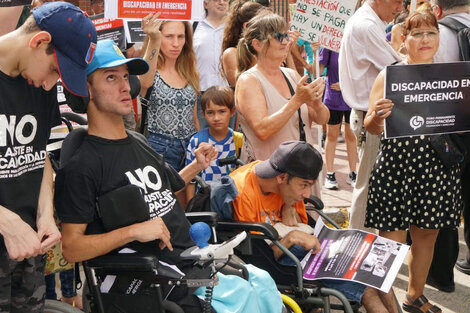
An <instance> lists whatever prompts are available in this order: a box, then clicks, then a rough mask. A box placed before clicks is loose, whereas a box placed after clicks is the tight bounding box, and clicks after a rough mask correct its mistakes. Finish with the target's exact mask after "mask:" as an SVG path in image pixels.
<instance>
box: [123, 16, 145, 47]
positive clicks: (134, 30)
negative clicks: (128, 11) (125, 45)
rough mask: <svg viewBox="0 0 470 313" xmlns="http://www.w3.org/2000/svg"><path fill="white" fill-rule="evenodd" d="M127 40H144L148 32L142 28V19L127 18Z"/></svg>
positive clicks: (134, 41)
mask: <svg viewBox="0 0 470 313" xmlns="http://www.w3.org/2000/svg"><path fill="white" fill-rule="evenodd" d="M124 31H125V33H126V40H127V42H131V43H136V42H144V39H145V36H146V34H145V33H144V31H143V30H142V20H127V21H125V23H124Z"/></svg>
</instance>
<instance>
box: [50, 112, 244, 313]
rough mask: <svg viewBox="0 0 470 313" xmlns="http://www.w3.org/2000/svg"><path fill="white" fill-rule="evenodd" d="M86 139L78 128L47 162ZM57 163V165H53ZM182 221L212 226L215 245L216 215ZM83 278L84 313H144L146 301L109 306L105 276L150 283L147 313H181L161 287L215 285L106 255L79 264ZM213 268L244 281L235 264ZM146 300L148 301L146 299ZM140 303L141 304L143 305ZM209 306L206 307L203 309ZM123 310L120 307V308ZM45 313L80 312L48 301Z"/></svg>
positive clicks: (152, 261) (131, 257)
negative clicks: (84, 282)
mask: <svg viewBox="0 0 470 313" xmlns="http://www.w3.org/2000/svg"><path fill="white" fill-rule="evenodd" d="M63 119H64V120H65V121H66V122H65V123H66V124H67V128H68V129H69V130H72V126H71V123H68V122H69V120H70V119H74V121H76V122H78V123H79V124H86V120H85V119H82V118H81V117H79V118H78V119H77V118H76V115H74V114H67V116H63ZM86 135H87V129H86V127H80V128H78V129H75V130H73V131H71V132H70V133H69V134H68V135H67V136H66V137H65V139H64V141H63V143H62V144H60V146H61V149H60V151H56V153H55V156H53V157H51V160H54V162H53V164H54V167H57V166H60V165H61V164H62V165H63V164H65V163H66V162H67V160H69V159H70V158H71V157H72V156H73V155H74V153H75V152H76V150H77V149H78V148H79V147H80V145H81V143H82V142H83V139H84V137H85V136H86ZM130 135H132V136H141V135H140V134H136V133H132V132H130ZM57 159H58V160H59V161H57ZM186 217H187V218H188V220H189V221H190V222H191V223H194V222H196V221H203V222H206V223H207V224H209V225H211V226H212V238H213V239H212V241H213V242H217V234H216V233H215V225H216V223H217V214H215V213H212V212H203V213H197V212H192V213H187V214H186ZM227 264H228V265H229V266H228V267H229V268H230V269H229V270H228V271H227V270H226V268H227V267H225V266H226V265H227ZM82 265H83V269H84V274H85V277H86V284H85V286H86V287H85V288H84V291H83V303H84V310H85V312H92V313H114V312H116V313H117V312H139V313H145V312H150V311H147V304H148V303H149V302H148V301H147V302H146V304H145V305H144V307H142V306H141V307H135V305H131V306H126V304H125V302H126V299H124V303H120V304H119V305H115V304H110V301H113V299H112V295H108V294H106V293H103V292H102V288H103V287H104V286H105V284H106V282H105V280H106V278H105V277H106V276H107V275H126V274H132V277H133V278H137V279H139V278H145V280H146V281H149V280H151V282H152V284H151V285H150V287H151V297H150V298H151V299H152V301H151V302H150V305H151V307H152V308H151V312H152V313H153V312H157V313H160V312H175V313H180V312H183V310H182V309H181V307H179V306H178V304H177V303H174V302H171V301H168V300H164V299H163V293H162V289H163V287H165V286H174V285H177V286H178V285H186V286H188V287H199V286H206V288H207V289H209V288H211V287H213V286H214V285H215V283H216V280H215V279H214V278H213V277H211V278H207V279H185V278H181V277H180V275H175V274H174V273H173V272H172V271H169V270H168V268H166V267H162V266H161V264H160V262H159V261H158V258H157V257H156V256H155V255H151V254H137V255H136V254H119V255H118V254H116V253H114V254H113V253H112V254H108V255H104V256H100V257H97V258H95V259H92V260H88V261H84V262H82ZM212 266H214V268H213V269H212V272H214V271H215V272H217V271H219V270H220V268H221V267H225V269H224V271H225V273H227V274H232V275H237V276H241V277H243V278H245V279H248V272H247V270H246V269H245V268H244V267H243V265H240V264H239V263H236V262H231V261H230V260H228V261H227V262H225V263H222V264H221V263H219V264H213V265H212ZM147 299H148V297H147ZM205 300H206V301H205V303H206V305H204V312H211V311H209V309H210V293H209V294H206V299H205ZM143 301H144V300H142V302H143ZM207 303H209V307H208V306H207ZM123 306H124V307H123ZM46 312H53V313H55V312H57V313H59V312H72V313H76V312H81V311H79V310H77V309H76V308H72V307H70V306H68V305H66V304H62V303H57V302H54V301H50V302H49V301H48V303H47V305H46Z"/></svg>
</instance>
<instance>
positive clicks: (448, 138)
mask: <svg viewBox="0 0 470 313" xmlns="http://www.w3.org/2000/svg"><path fill="white" fill-rule="evenodd" d="M429 143H430V144H431V147H432V148H433V149H434V151H435V152H436V154H437V156H438V157H439V159H440V160H441V161H442V163H443V164H444V166H445V167H446V168H447V169H451V168H453V167H456V166H460V167H463V165H464V162H465V158H466V156H467V149H466V147H465V144H464V142H463V140H462V139H461V138H460V136H459V135H458V134H445V135H433V136H430V137H429Z"/></svg>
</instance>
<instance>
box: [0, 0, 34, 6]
mask: <svg viewBox="0 0 470 313" xmlns="http://www.w3.org/2000/svg"><path fill="white" fill-rule="evenodd" d="M31 2H32V1H31V0H0V7H19V6H22V5H29V4H31Z"/></svg>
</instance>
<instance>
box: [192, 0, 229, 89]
mask: <svg viewBox="0 0 470 313" xmlns="http://www.w3.org/2000/svg"><path fill="white" fill-rule="evenodd" d="M204 8H205V9H206V18H205V19H204V20H202V21H201V22H200V23H198V24H197V27H196V30H195V31H194V37H193V47H194V52H195V53H196V61H197V69H198V71H199V79H200V87H201V91H202V92H204V91H206V90H207V88H209V87H212V86H227V81H226V80H225V78H224V77H223V76H222V73H221V71H220V55H221V54H222V39H223V36H224V29H225V21H224V19H225V16H226V15H227V11H228V0H204Z"/></svg>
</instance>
